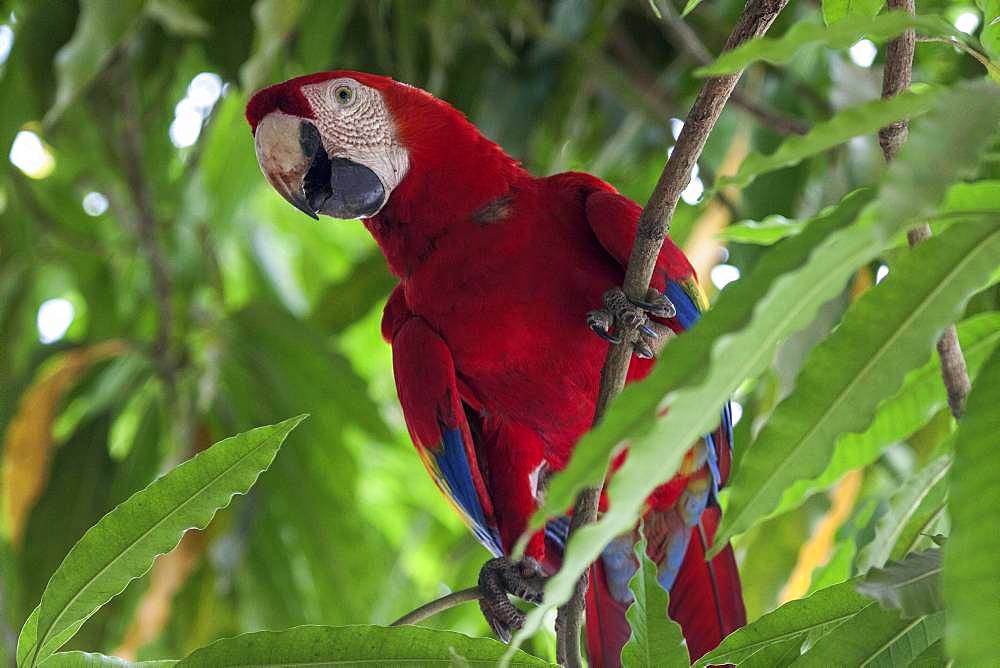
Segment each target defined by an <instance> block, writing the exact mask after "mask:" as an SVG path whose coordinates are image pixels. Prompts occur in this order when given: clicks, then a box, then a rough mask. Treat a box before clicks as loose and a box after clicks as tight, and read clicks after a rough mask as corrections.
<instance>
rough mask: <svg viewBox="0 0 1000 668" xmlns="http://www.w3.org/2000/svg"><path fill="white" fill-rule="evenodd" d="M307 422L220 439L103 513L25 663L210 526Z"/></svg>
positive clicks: (42, 619)
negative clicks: (194, 531) (192, 532)
mask: <svg viewBox="0 0 1000 668" xmlns="http://www.w3.org/2000/svg"><path fill="white" fill-rule="evenodd" d="M303 419H305V416H304V415H303V416H299V417H295V418H291V419H289V420H285V421H284V422H280V423H278V424H276V425H272V426H269V427H260V428H258V429H253V430H251V431H248V432H245V433H243V434H240V435H239V436H233V437H232V438H227V439H226V440H224V441H220V442H219V443H217V444H215V445H214V446H212V447H211V448H209V449H208V450H205V451H204V452H202V453H201V454H199V455H197V456H196V457H194V458H193V459H190V460H188V461H187V462H184V463H183V464H181V465H180V466H178V467H177V468H175V469H174V470H173V471H171V472H170V473H168V474H167V475H165V476H163V477H162V478H160V479H159V480H156V481H155V482H153V483H152V484H150V485H149V486H148V487H146V488H145V489H143V490H141V491H139V492H136V493H135V494H133V495H132V496H131V497H130V498H129V499H128V500H127V501H125V502H124V503H122V504H121V505H120V506H118V507H117V508H115V509H114V510H112V511H111V512H110V513H108V514H107V515H105V516H104V517H103V518H101V520H100V521H99V522H98V523H97V524H95V525H94V526H93V527H91V529H90V530H88V531H87V533H85V534H84V535H83V537H82V538H81V539H80V540H79V542H77V544H76V545H74V546H73V549H71V550H70V552H69V554H67V555H66V558H65V559H64V560H63V562H62V564H60V565H59V568H57V569H56V572H55V573H54V574H53V575H52V577H51V578H50V579H49V583H48V585H47V586H46V587H45V591H44V592H43V593H42V601H41V603H40V604H39V606H38V607H37V608H36V609H35V611H34V612H32V614H31V617H30V618H29V620H28V622H27V623H26V624H25V626H24V628H23V629H22V631H21V637H20V638H19V639H18V651H17V662H18V665H21V666H24V665H27V666H34V665H36V664H38V663H39V662H41V661H42V660H44V659H45V658H46V657H48V656H49V655H50V654H52V653H53V652H54V651H56V650H57V649H59V647H61V646H62V645H63V644H64V643H65V642H66V641H67V640H69V639H70V638H71V637H72V636H73V634H75V633H76V631H77V630H78V629H79V628H80V626H81V625H82V624H83V623H84V622H85V621H86V620H87V619H88V618H89V617H90V616H91V615H93V614H94V613H95V612H96V611H97V610H98V608H100V607H101V606H102V605H104V604H105V603H107V602H108V601H109V600H111V598H112V597H114V596H115V595H117V594H118V593H120V592H121V591H122V590H124V589H125V587H126V586H127V585H128V583H129V582H131V581H132V580H134V579H135V578H138V577H140V576H141V575H142V574H143V573H145V572H146V571H148V570H149V568H150V566H152V564H153V561H154V560H155V559H156V557H157V556H158V555H160V554H163V553H164V552H168V551H170V550H171V549H173V548H174V546H176V545H177V543H178V542H179V541H180V539H181V536H182V535H183V534H184V532H185V531H187V530H188V529H191V528H199V529H201V528H204V527H205V526H206V525H207V524H208V523H209V521H211V519H212V517H213V516H214V515H215V513H216V511H217V510H218V509H219V508H223V507H225V506H226V505H228V504H229V502H230V500H232V498H233V496H235V495H236V494H244V493H246V491H247V490H249V489H250V487H251V486H253V484H254V482H255V481H256V480H257V477H258V476H259V475H260V474H261V472H262V471H265V470H266V469H267V468H268V466H270V465H271V462H272V461H273V460H274V457H275V455H276V454H277V453H278V448H280V447H281V444H282V443H283V442H284V440H285V437H286V436H288V433H289V432H290V431H291V430H292V429H294V428H295V427H296V425H298V424H299V423H300V422H301V421H302V420H303Z"/></svg>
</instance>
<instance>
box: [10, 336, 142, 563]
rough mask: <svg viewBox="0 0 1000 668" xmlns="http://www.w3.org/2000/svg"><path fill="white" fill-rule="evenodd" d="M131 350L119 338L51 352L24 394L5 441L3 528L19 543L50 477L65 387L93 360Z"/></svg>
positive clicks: (11, 540)
mask: <svg viewBox="0 0 1000 668" xmlns="http://www.w3.org/2000/svg"><path fill="white" fill-rule="evenodd" d="M127 350H129V347H128V344H127V343H125V342H124V341H120V340H110V341H103V342H101V343H98V344H95V345H92V346H88V347H86V348H78V349H76V350H71V351H68V352H65V353H60V354H58V355H54V356H53V357H52V359H51V360H50V361H49V362H48V363H47V364H46V365H45V367H44V369H43V370H42V371H41V372H40V373H39V375H38V378H36V379H35V381H34V382H33V383H32V384H31V386H30V387H29V388H28V389H27V391H26V392H25V393H24V395H22V397H21V402H20V404H19V405H18V409H17V413H16V414H15V415H14V417H13V418H12V419H11V421H10V424H9V425H8V427H7V433H6V434H5V437H4V442H3V463H2V469H3V477H2V481H3V486H2V488H0V493H2V499H0V500H2V509H3V520H4V521H3V531H4V533H5V535H6V537H7V539H8V540H9V541H10V542H11V543H12V544H13V545H14V546H20V544H21V540H22V539H23V537H24V527H25V523H26V522H27V519H28V515H29V513H30V512H31V509H32V508H33V507H34V505H35V502H36V501H38V497H39V496H41V494H42V491H43V490H44V489H45V484H46V482H47V481H48V476H49V465H50V463H51V460H52V421H53V420H54V419H55V418H56V415H57V412H58V410H59V405H60V400H61V399H62V397H63V394H65V392H66V390H68V389H69V388H70V387H72V385H73V383H74V382H75V381H76V380H77V378H79V377H80V374H82V373H83V372H84V371H86V370H87V369H88V368H89V367H90V366H91V365H92V364H94V363H95V362H99V361H101V360H105V359H108V358H109V357H116V356H118V355H121V354H122V353H124V352H126V351H127Z"/></svg>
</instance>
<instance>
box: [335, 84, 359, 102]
mask: <svg viewBox="0 0 1000 668" xmlns="http://www.w3.org/2000/svg"><path fill="white" fill-rule="evenodd" d="M333 95H334V97H336V98H337V102H339V103H340V104H341V105H344V106H347V105H348V104H350V103H351V100H353V99H354V91H353V90H351V88H350V87H349V86H338V87H337V90H335V91H334V92H333Z"/></svg>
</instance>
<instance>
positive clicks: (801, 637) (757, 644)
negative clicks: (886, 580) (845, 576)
mask: <svg viewBox="0 0 1000 668" xmlns="http://www.w3.org/2000/svg"><path fill="white" fill-rule="evenodd" d="M872 605H875V604H874V603H873V602H872V600H871V599H869V598H868V597H866V596H862V595H861V594H859V593H858V592H857V591H856V590H855V582H854V581H849V582H842V583H840V584H838V585H834V586H832V587H828V588H827V589H820V590H819V591H817V592H816V593H815V594H813V595H812V596H809V597H808V598H803V599H799V600H795V601H789V602H788V603H786V604H784V605H783V606H781V607H780V608H778V609H777V610H774V611H772V612H769V613H767V614H766V615H764V616H762V617H761V618H760V619H758V620H756V621H754V622H752V623H750V624H748V625H746V626H744V627H743V628H742V629H739V630H738V631H736V632H734V633H731V634H730V635H729V636H727V637H726V639H725V640H723V641H722V644H720V645H719V646H718V647H716V648H715V649H714V650H712V651H711V652H709V653H708V654H706V655H705V656H704V657H702V658H701V659H700V660H699V661H698V662H697V663H696V664H695V665H696V666H699V667H701V666H711V665H722V664H727V663H733V664H743V663H744V662H746V661H748V660H750V659H751V658H752V657H755V656H758V655H759V654H761V653H764V652H768V651H769V650H771V649H772V648H774V647H777V646H782V647H784V646H788V645H794V646H795V648H796V651H795V654H796V655H798V653H799V652H798V648H799V647H801V646H802V643H803V642H804V641H805V640H806V638H807V637H811V636H817V635H818V636H822V635H823V634H825V633H827V632H829V631H831V630H832V629H834V628H836V627H837V626H838V625H840V624H843V623H844V622H845V621H847V620H848V619H850V618H852V617H854V616H855V615H856V614H858V613H859V612H861V611H862V610H864V609H865V608H867V607H869V606H872Z"/></svg>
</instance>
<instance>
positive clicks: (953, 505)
mask: <svg viewBox="0 0 1000 668" xmlns="http://www.w3.org/2000/svg"><path fill="white" fill-rule="evenodd" d="M998 405H1000V352H994V353H993V356H992V357H991V358H990V359H989V360H988V361H987V362H986V364H985V365H984V366H983V368H982V370H981V371H980V372H979V377H978V378H977V379H976V382H975V384H974V385H973V387H972V391H971V392H970V393H969V397H968V401H967V403H966V410H965V415H964V416H963V418H962V419H961V420H960V421H959V426H958V432H957V433H956V434H955V463H954V464H952V469H951V476H950V482H951V491H950V494H951V500H950V502H949V506H948V513H949V515H950V516H951V522H952V529H951V536H950V537H949V539H948V544H947V545H946V546H945V548H944V549H945V563H944V595H945V604H946V606H947V611H948V637H947V640H946V642H947V645H948V655H949V656H950V657H951V658H952V659H954V660H955V662H956V663H957V664H958V665H968V666H972V665H988V664H989V663H991V662H994V661H995V660H996V657H998V656H1000V636H998V634H997V633H996V630H997V629H998V628H1000V606H997V605H996V602H997V601H1000V578H997V572H996V555H997V554H1000V513H998V512H997V508H1000V485H998V484H997V480H998V479H1000V471H998V469H1000V464H998V459H997V448H996V445H997V434H998V433H1000V410H997V406H998Z"/></svg>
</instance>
